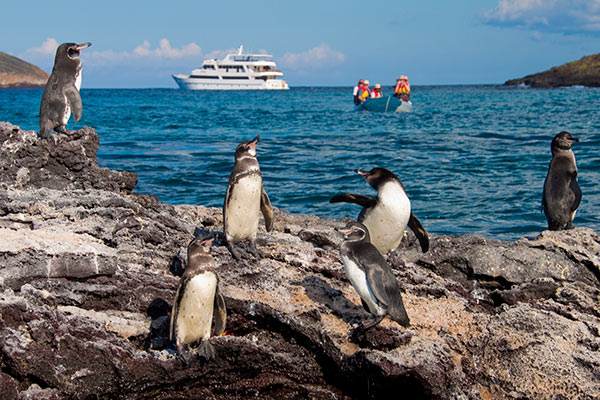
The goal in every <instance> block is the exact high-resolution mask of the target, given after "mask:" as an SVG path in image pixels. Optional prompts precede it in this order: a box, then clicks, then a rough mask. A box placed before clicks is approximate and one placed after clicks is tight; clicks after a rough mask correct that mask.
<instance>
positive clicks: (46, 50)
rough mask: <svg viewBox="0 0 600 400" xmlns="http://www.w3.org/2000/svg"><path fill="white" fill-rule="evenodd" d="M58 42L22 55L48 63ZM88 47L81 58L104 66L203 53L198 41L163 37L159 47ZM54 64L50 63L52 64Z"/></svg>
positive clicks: (147, 45) (54, 40)
mask: <svg viewBox="0 0 600 400" xmlns="http://www.w3.org/2000/svg"><path fill="white" fill-rule="evenodd" d="M57 47H58V42H57V40H56V39H54V38H48V39H46V41H45V42H44V43H43V44H42V45H41V46H39V47H33V48H30V49H28V50H26V51H25V52H24V53H22V54H20V57H21V58H23V59H26V60H29V61H33V62H37V63H41V64H44V65H45V64H47V63H53V62H54V54H55V53H56V48H57ZM94 49H95V47H92V48H91V49H89V50H88V49H86V50H84V51H82V53H81V59H82V60H83V61H84V62H85V63H86V64H87V65H88V66H89V65H92V66H104V65H109V64H135V63H138V62H140V61H147V60H148V59H152V61H153V62H157V63H160V62H166V63H167V64H168V63H169V62H170V61H171V60H180V59H184V58H186V57H199V56H201V55H202V49H201V48H200V46H198V45H197V44H196V43H188V44H186V45H184V46H182V47H181V48H175V47H172V46H171V43H170V42H169V40H168V39H166V38H163V39H161V40H160V41H159V44H158V47H156V48H152V46H151V45H150V42H149V41H148V40H144V41H143V42H142V44H140V45H139V46H137V47H135V48H134V49H132V50H123V51H116V50H112V49H108V50H94ZM51 65H52V64H50V66H51Z"/></svg>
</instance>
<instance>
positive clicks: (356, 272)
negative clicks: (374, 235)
mask: <svg viewBox="0 0 600 400" xmlns="http://www.w3.org/2000/svg"><path fill="white" fill-rule="evenodd" d="M340 232H341V233H342V234H343V235H344V241H343V242H342V243H341V245H340V255H341V257H342V262H343V263H344V271H345V272H346V275H347V276H348V279H349V280H350V282H351V283H352V286H353V287H354V289H355V290H356V292H357V293H358V295H359V296H360V298H361V300H362V305H363V307H364V308H365V310H367V311H368V312H369V313H371V314H373V315H374V316H375V320H374V321H372V322H371V323H369V324H365V325H360V326H359V327H357V328H356V330H355V331H354V333H353V335H354V334H358V333H360V332H364V331H365V330H367V329H369V328H371V327H373V326H375V325H377V324H378V323H380V322H381V321H382V320H383V318H385V316H386V315H389V316H390V318H392V319H393V320H394V321H396V322H397V323H399V324H400V325H402V326H404V327H408V326H409V325H410V320H409V319H408V315H407V314H406V310H405V309H404V303H403V302H402V297H401V295H400V289H399V288H398V282H397V281H396V277H395V276H394V274H393V273H392V270H391V269H390V267H389V266H388V264H387V262H386V261H385V258H384V257H383V256H382V255H381V253H380V252H379V251H377V249H376V248H375V246H373V245H372V244H371V241H370V238H369V230H368V229H367V227H366V226H365V225H363V224H361V223H360V222H355V221H352V222H350V223H349V224H348V225H347V226H346V229H341V230H340Z"/></svg>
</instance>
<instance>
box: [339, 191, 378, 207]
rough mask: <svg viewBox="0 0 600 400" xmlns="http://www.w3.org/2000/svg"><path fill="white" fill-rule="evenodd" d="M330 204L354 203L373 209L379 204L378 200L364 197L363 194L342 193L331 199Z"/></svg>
mask: <svg viewBox="0 0 600 400" xmlns="http://www.w3.org/2000/svg"><path fill="white" fill-rule="evenodd" d="M329 202H330V203H353V204H358V205H360V206H363V207H373V206H375V204H377V200H376V199H374V198H372V197H369V196H363V195H362V194H352V193H342V194H336V195H335V196H333V197H332V198H331V199H329Z"/></svg>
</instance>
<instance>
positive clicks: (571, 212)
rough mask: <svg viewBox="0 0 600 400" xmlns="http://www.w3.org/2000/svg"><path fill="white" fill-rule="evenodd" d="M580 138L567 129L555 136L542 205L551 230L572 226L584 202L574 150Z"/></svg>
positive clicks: (551, 146)
mask: <svg viewBox="0 0 600 400" xmlns="http://www.w3.org/2000/svg"><path fill="white" fill-rule="evenodd" d="M578 141H579V139H577V138H574V137H573V136H571V134H570V133H569V132H566V131H563V132H560V133H559V134H557V135H556V136H554V139H552V143H551V145H550V148H551V150H552V160H551V161H550V166H549V167H548V174H547V175H546V180H545V181H544V193H543V195H542V206H543V207H544V213H545V214H546V219H547V220H548V229H550V230H551V231H558V230H562V229H572V228H573V218H575V213H576V211H577V207H579V203H581V189H580V188H579V184H578V183H577V165H576V163H575V155H574V154H573V151H572V150H571V145H572V144H573V143H574V142H578Z"/></svg>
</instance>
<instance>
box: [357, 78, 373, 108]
mask: <svg viewBox="0 0 600 400" xmlns="http://www.w3.org/2000/svg"><path fill="white" fill-rule="evenodd" d="M369 97H371V89H369V81H368V80H366V79H365V81H364V83H363V86H362V88H361V89H358V100H359V101H360V102H361V103H362V102H363V101H365V100H366V99H368V98H369Z"/></svg>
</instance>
